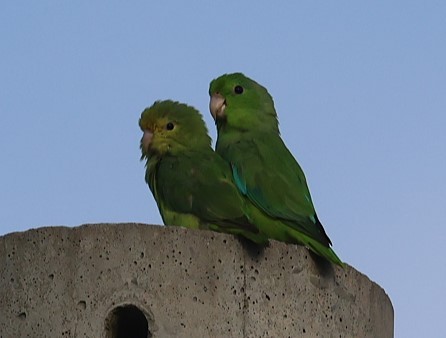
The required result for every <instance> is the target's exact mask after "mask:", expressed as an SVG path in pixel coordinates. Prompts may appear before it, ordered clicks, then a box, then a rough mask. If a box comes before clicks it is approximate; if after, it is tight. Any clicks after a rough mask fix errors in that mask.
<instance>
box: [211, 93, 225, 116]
mask: <svg viewBox="0 0 446 338" xmlns="http://www.w3.org/2000/svg"><path fill="white" fill-rule="evenodd" d="M225 108H226V100H225V98H224V97H223V96H222V95H220V94H219V93H214V94H212V96H211V101H210V102H209V110H210V111H211V114H212V117H213V118H214V120H217V118H219V117H223V116H225Z"/></svg>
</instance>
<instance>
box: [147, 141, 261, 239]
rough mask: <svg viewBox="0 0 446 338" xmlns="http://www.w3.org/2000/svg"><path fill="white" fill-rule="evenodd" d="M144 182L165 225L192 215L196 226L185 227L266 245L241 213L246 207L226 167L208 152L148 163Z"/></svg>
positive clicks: (169, 157)
mask: <svg viewBox="0 0 446 338" xmlns="http://www.w3.org/2000/svg"><path fill="white" fill-rule="evenodd" d="M146 180H147V182H148V184H149V186H150V188H151V190H152V192H153V195H154V196H155V199H156V200H157V203H158V207H159V209H160V211H161V214H162V216H163V220H164V222H165V223H169V221H170V220H172V221H173V220H185V219H184V218H183V219H181V217H178V214H180V215H193V216H194V217H197V219H199V224H196V225H193V226H189V227H199V228H207V229H211V230H214V231H220V232H228V233H232V234H240V235H243V236H245V237H248V238H249V239H251V240H252V241H254V242H256V243H259V244H264V243H266V242H267V238H266V237H265V236H264V235H261V234H259V230H258V229H257V227H256V226H254V225H253V224H252V223H251V222H250V221H249V219H248V217H247V216H246V214H245V208H248V207H249V205H247V204H246V201H244V198H243V197H242V196H241V194H240V193H239V191H238V189H237V187H236V186H235V185H234V183H233V181H232V173H231V170H230V167H229V165H228V164H227V163H226V162H225V161H224V160H223V159H222V158H221V157H220V156H218V155H217V154H216V153H214V152H213V151H212V150H209V151H208V152H203V153H197V152H194V153H192V152H190V153H186V154H183V155H182V156H175V157H173V156H166V157H164V158H163V159H162V160H160V161H158V162H157V163H156V164H152V165H151V164H150V161H149V165H148V175H147V176H146ZM186 221H188V220H186ZM189 222H191V221H189ZM176 225H183V226H187V224H176Z"/></svg>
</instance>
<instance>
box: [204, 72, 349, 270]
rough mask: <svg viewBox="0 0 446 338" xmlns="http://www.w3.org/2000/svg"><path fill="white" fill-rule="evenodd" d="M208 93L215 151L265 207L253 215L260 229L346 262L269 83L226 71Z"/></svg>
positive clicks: (244, 190)
mask: <svg viewBox="0 0 446 338" xmlns="http://www.w3.org/2000/svg"><path fill="white" fill-rule="evenodd" d="M209 95H210V97H211V99H210V104H209V108H210V111H211V114H212V116H213V118H214V120H215V123H216V125H217V132H218V138H217V144H216V152H217V153H218V154H220V155H221V157H223V158H224V159H225V160H226V161H227V162H229V163H230V165H231V167H232V175H233V179H234V182H235V183H236V185H237V187H238V189H239V190H240V192H241V193H242V194H243V195H244V196H246V197H247V198H248V199H249V200H250V201H251V203H252V204H253V205H255V206H256V207H257V208H258V209H259V210H260V211H261V213H257V214H255V215H253V214H251V217H252V221H253V222H254V223H255V224H256V225H257V226H258V228H259V230H260V231H261V232H262V233H264V234H265V235H266V236H267V237H268V238H272V239H276V240H279V241H282V242H287V243H297V244H303V245H305V246H306V247H308V248H309V249H310V250H312V251H313V252H315V253H316V254H318V255H320V256H322V257H325V258H326V259H327V260H329V261H331V262H333V263H335V264H338V265H340V266H343V263H342V262H341V260H340V259H339V257H338V256H337V255H336V254H335V252H334V251H333V250H332V249H331V247H330V246H331V241H330V238H329V237H328V236H327V234H326V232H325V230H324V228H323V227H322V224H321V222H320V221H319V219H318V217H317V215H316V211H315V209H314V206H313V202H312V199H311V195H310V191H309V189H308V186H307V182H306V179H305V175H304V173H303V171H302V168H301V167H300V166H299V164H298V163H297V161H296V160H295V158H294V157H293V155H292V154H291V152H290V151H289V150H288V148H287V147H286V145H285V144H284V142H283V141H282V138H281V137H280V132H279V123H278V120H277V114H276V110H275V108H274V102H273V99H272V97H271V95H270V94H269V93H268V91H267V90H266V88H264V87H262V86H261V85H260V84H258V83H257V82H255V81H253V80H251V79H250V78H248V77H246V76H245V75H243V74H241V73H234V74H225V75H222V76H220V77H219V78H217V79H214V80H213V81H212V82H211V84H210V88H209Z"/></svg>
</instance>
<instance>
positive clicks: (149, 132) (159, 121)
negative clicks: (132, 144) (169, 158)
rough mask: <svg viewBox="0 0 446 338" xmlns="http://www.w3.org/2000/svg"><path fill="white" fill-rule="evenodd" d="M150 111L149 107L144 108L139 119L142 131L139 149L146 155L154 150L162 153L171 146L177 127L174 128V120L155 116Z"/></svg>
mask: <svg viewBox="0 0 446 338" xmlns="http://www.w3.org/2000/svg"><path fill="white" fill-rule="evenodd" d="M150 113H151V112H150V108H149V109H146V110H145V111H144V112H143V114H142V117H141V119H140V121H139V126H140V128H141V130H142V131H143V136H142V138H141V151H142V152H143V154H144V155H146V156H147V155H148V154H150V153H154V152H156V153H160V154H164V153H166V152H167V151H168V150H169V149H170V148H171V147H172V145H173V140H174V139H175V134H177V132H178V128H175V127H176V123H175V121H170V119H169V118H168V117H166V116H164V117H159V118H156V117H155V116H151V114H150ZM175 129H176V130H175Z"/></svg>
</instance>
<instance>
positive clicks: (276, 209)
mask: <svg viewBox="0 0 446 338" xmlns="http://www.w3.org/2000/svg"><path fill="white" fill-rule="evenodd" d="M217 152H218V153H219V154H221V155H222V157H223V158H225V159H226V160H228V161H229V162H230V163H231V166H232V171H233V177H234V181H235V183H236V185H237V187H238V188H239V190H240V191H241V192H242V193H243V194H244V195H246V196H247V197H248V198H249V199H250V200H251V202H252V203H253V204H254V205H256V206H257V207H258V208H259V209H261V210H262V211H263V212H265V213H266V214H267V215H269V216H270V217H272V218H274V219H280V220H281V221H282V222H283V223H285V224H286V225H288V226H290V227H292V228H293V229H295V230H297V231H298V232H301V233H303V234H305V235H307V236H309V237H310V238H313V239H315V240H317V241H319V242H320V243H321V244H323V245H325V246H327V247H328V246H329V245H330V244H331V241H330V239H329V238H328V236H327V234H326V233H325V231H324V229H323V227H322V224H321V223H320V222H319V220H318V219H317V216H316V212H315V210H314V206H313V202H312V200H311V195H310V192H309V189H308V186H307V183H306V179H305V175H304V173H303V171H302V169H301V167H300V166H299V164H298V163H297V161H296V160H295V159H294V157H293V155H292V154H291V153H290V151H289V150H288V149H287V147H286V146H285V144H284V143H283V141H282V139H281V138H280V136H279V135H260V134H259V135H251V137H250V138H249V137H247V136H245V138H244V139H243V140H241V141H240V142H238V143H236V144H232V146H226V147H224V146H220V144H219V143H217Z"/></svg>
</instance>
